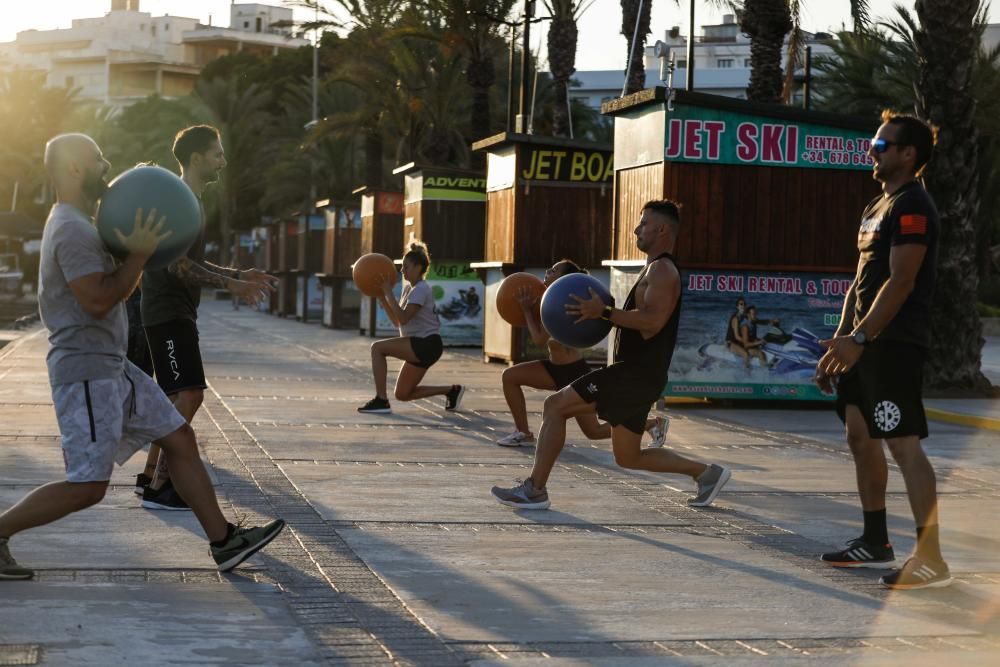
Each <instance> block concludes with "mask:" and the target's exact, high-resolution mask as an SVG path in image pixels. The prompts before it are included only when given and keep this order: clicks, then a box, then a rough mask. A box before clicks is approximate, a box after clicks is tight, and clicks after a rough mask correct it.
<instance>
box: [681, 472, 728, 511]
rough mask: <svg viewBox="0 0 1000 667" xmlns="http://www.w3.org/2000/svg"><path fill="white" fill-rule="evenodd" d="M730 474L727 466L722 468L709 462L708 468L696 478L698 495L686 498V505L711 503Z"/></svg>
mask: <svg viewBox="0 0 1000 667" xmlns="http://www.w3.org/2000/svg"><path fill="white" fill-rule="evenodd" d="M731 476H732V473H730V472H729V468H723V467H722V466H717V465H715V464H714V463H712V464H710V465H709V466H708V469H707V470H706V471H705V472H703V473H701V476H700V477H699V478H698V479H697V480H696V481H697V482H698V495H697V496H695V497H694V498H688V505H690V506H691V507H708V506H709V505H711V504H712V501H713V500H715V497H716V496H718V495H719V491H722V487H724V486H725V485H726V482H728V481H729V478H730V477H731Z"/></svg>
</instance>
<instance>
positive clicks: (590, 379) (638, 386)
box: [570, 363, 667, 435]
mask: <svg viewBox="0 0 1000 667" xmlns="http://www.w3.org/2000/svg"><path fill="white" fill-rule="evenodd" d="M643 370H644V369H642V368H637V367H635V366H632V365H626V364H624V363H617V364H611V365H610V366H608V367H607V368H601V369H599V370H596V371H592V372H590V373H587V374H586V375H584V376H583V377H581V378H579V379H577V380H575V381H574V382H573V384H572V385H570V386H571V387H573V389H574V390H575V391H576V393H578V394H579V395H580V398H582V399H583V400H585V401H587V402H588V403H596V404H597V416H598V417H600V418H601V419H603V420H604V421H606V422H607V423H609V424H611V425H612V426H619V425H621V426H624V427H625V428H627V429H628V430H630V431H632V432H633V433H638V434H639V435H642V433H643V432H645V430H646V418H647V417H648V416H649V411H650V409H651V408H652V407H653V403H655V402H656V401H657V400H658V399H659V398H660V396H662V395H663V388H664V386H666V384H667V381H666V378H664V379H662V380H657V381H655V382H652V381H650V380H649V378H648V377H647V376H648V375H649V374H648V373H644V372H643Z"/></svg>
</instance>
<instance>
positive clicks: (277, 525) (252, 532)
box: [209, 519, 285, 572]
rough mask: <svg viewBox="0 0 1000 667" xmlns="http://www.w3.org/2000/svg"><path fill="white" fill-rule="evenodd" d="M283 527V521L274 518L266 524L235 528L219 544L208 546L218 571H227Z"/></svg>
mask: <svg viewBox="0 0 1000 667" xmlns="http://www.w3.org/2000/svg"><path fill="white" fill-rule="evenodd" d="M284 527H285V522H284V521H282V520H281V519H276V520H274V521H272V522H271V523H269V524H267V525H266V526H256V527H253V528H238V527H237V528H235V529H234V530H233V532H232V534H231V535H230V536H229V539H227V540H226V542H225V544H223V545H221V546H218V547H216V546H211V545H210V546H209V551H211V553H212V558H214V559H215V563H216V564H217V565H218V566H219V572H229V571H230V570H231V569H233V568H234V567H236V566H237V565H239V564H240V563H242V562H243V561H245V560H246V559H247V558H250V556H253V555H254V554H255V553H257V552H258V551H260V550H261V549H263V548H264V547H265V546H267V543H268V542H270V541H271V540H273V539H274V538H276V537H277V536H278V533H280V532H281V530H282V529H283V528H284Z"/></svg>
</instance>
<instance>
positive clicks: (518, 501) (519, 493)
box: [490, 477, 549, 510]
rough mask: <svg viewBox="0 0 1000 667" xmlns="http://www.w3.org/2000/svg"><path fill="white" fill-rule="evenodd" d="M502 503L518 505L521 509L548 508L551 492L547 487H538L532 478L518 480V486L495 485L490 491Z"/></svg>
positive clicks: (509, 505)
mask: <svg viewBox="0 0 1000 667" xmlns="http://www.w3.org/2000/svg"><path fill="white" fill-rule="evenodd" d="M490 493H492V494H493V497H494V498H495V499H496V501H497V502H498V503H500V504H501V505H506V506H507V507H516V508H517V509H520V510H547V509H548V508H549V494H548V492H547V491H546V490H545V489H541V490H539V489H536V488H535V485H534V483H533V482H532V481H531V478H530V477H529V478H528V479H526V480H524V481H523V482H518V483H517V485H516V486H514V487H512V488H509V489H505V488H503V487H500V486H494V487H493V489H492V490H491V491H490Z"/></svg>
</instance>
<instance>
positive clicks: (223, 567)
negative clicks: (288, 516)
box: [219, 521, 285, 572]
mask: <svg viewBox="0 0 1000 667" xmlns="http://www.w3.org/2000/svg"><path fill="white" fill-rule="evenodd" d="M284 529H285V522H284V521H282V522H281V523H280V524H278V529H277V530H276V531H274V532H273V533H271V534H270V535H268V536H266V537H265V538H264V539H262V540H261V541H260V542H258V543H257V544H255V545H253V546H251V547H247V548H246V549H244V550H243V551H241V552H239V553H238V554H236V555H235V556H233V557H232V558H230V559H229V560H227V561H225V562H224V563H219V572H229V571H230V570H232V569H233V568H234V567H236V566H237V565H239V564H240V563H242V562H243V561H245V560H246V559H248V558H250V557H251V556H253V555H254V554H255V553H257V552H258V551H260V550H261V549H263V548H264V547H266V546H267V545H268V544H270V543H271V540H273V539H274V538H276V537H277V536H278V535H280V534H281V531H283V530H284Z"/></svg>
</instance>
